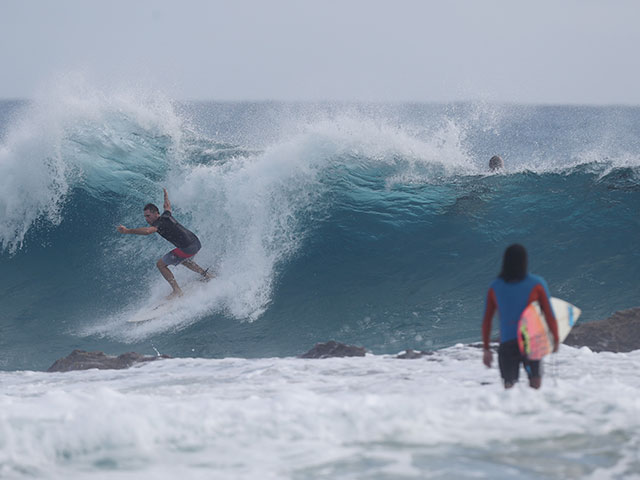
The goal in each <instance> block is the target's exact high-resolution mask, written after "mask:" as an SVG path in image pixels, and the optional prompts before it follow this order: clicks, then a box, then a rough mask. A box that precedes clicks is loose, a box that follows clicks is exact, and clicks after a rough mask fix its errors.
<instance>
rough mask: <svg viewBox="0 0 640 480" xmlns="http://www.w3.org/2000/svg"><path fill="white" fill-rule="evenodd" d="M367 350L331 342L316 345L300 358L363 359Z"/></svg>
mask: <svg viewBox="0 0 640 480" xmlns="http://www.w3.org/2000/svg"><path fill="white" fill-rule="evenodd" d="M366 353H367V350H366V349H365V348H364V347H356V346H354V345H345V344H344V343H340V342H336V341H334V340H331V341H329V342H327V343H316V345H315V347H313V348H312V349H311V350H309V351H308V352H307V353H305V354H302V355H300V358H330V357H364V355H365V354H366Z"/></svg>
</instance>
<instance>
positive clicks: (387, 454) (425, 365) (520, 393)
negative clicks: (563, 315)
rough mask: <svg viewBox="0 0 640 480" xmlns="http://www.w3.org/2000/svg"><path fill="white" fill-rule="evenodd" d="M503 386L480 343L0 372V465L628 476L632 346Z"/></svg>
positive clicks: (338, 474)
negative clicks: (395, 351) (421, 350)
mask: <svg viewBox="0 0 640 480" xmlns="http://www.w3.org/2000/svg"><path fill="white" fill-rule="evenodd" d="M555 361H556V365H555V367H554V368H555V370H557V372H556V373H555V374H553V375H552V373H553V372H551V370H552V368H551V366H550V365H549V364H547V373H546V376H545V379H544V381H543V388H542V389H541V390H540V391H534V390H531V389H529V388H528V387H526V386H525V384H524V383H525V382H521V383H520V384H518V385H517V386H516V387H515V388H514V389H513V390H511V391H504V390H503V389H502V387H501V385H500V383H499V379H498V373H497V371H496V369H495V368H493V369H486V368H484V366H483V365H482V364H481V352H480V351H479V350H477V349H475V348H470V347H463V346H457V347H452V348H450V349H447V350H445V351H442V352H439V353H437V354H436V355H434V356H431V357H426V358H423V359H420V360H398V359H394V358H391V357H384V356H367V357H365V358H351V359H327V360H300V359H277V358H274V359H259V360H243V359H223V360H204V359H176V360H168V361H161V362H156V363H152V364H148V365H144V366H142V367H134V368H131V369H129V370H126V371H96V370H92V371H85V372H71V373H66V374H46V373H34V372H14V373H0V382H1V383H2V385H3V389H2V393H1V394H0V412H1V413H0V473H1V474H3V476H10V477H22V476H46V477H48V478H63V477H64V478H106V477H107V476H108V477H109V478H132V477H133V476H134V475H137V476H138V478H139V477H140V476H143V475H153V476H154V477H155V478H175V477H176V476H177V475H186V476H188V477H189V478H237V479H242V478H325V477H331V478H363V477H367V478H378V477H383V476H384V475H387V476H390V477H395V478H397V477H399V476H402V475H408V476H410V477H416V478H429V477H436V478H442V477H444V478H451V477H456V478H466V477H470V476H474V475H476V474H483V473H484V474H485V475H486V476H490V477H492V478H513V475H524V476H525V477H531V478H533V477H538V478H540V477H544V478H570V477H586V476H587V475H592V477H591V478H609V477H610V476H611V475H612V474H613V472H617V473H616V475H618V476H622V477H624V478H630V477H629V475H632V474H634V473H635V474H637V472H638V466H639V464H638V461H639V459H638V454H637V452H638V447H639V446H640V433H639V432H640V401H639V400H638V399H639V398H640V381H639V380H638V377H637V371H638V368H639V367H640V351H636V352H633V353H629V354H612V353H600V354H597V353H593V352H591V351H589V350H588V349H581V350H577V349H574V348H570V347H565V346H563V347H562V348H561V351H560V353H559V354H558V356H557V358H556V360H555Z"/></svg>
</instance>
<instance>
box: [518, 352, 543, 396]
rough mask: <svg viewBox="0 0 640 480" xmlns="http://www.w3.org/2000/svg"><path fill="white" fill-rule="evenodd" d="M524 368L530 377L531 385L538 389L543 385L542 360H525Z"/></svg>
mask: <svg viewBox="0 0 640 480" xmlns="http://www.w3.org/2000/svg"><path fill="white" fill-rule="evenodd" d="M522 363H523V364H524V369H525V370H526V372H527V376H528V377H529V386H530V387H531V388H535V389H538V388H540V386H541V385H542V363H541V362H540V360H526V359H525V360H523V362H522Z"/></svg>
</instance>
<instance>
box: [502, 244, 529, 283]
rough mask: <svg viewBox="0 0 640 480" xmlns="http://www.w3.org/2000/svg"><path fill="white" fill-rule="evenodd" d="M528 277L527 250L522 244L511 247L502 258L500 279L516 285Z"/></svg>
mask: <svg viewBox="0 0 640 480" xmlns="http://www.w3.org/2000/svg"><path fill="white" fill-rule="evenodd" d="M526 276H527V250H526V249H525V248H524V247H523V246H522V245H520V244H518V243H514V244H513V245H509V246H508V247H507V249H506V250H505V251H504V257H503V258H502V270H501V271H500V275H499V277H500V278H501V279H503V280H504V281H505V282H508V283H515V282H519V281H520V280H523V279H524V277H526Z"/></svg>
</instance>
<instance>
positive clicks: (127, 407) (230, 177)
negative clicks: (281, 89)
mask: <svg viewBox="0 0 640 480" xmlns="http://www.w3.org/2000/svg"><path fill="white" fill-rule="evenodd" d="M639 123H640V109H638V108H635V107H633V108H631V107H568V106H567V107H563V106H521V105H494V104H482V103H479V104H452V105H426V104H327V103H319V104H305V103H294V104H286V103H277V102H263V103H250V102H237V103H184V102H183V103H180V102H175V101H173V100H171V99H168V98H167V97H166V96H164V95H163V94H162V92H157V91H145V90H142V91H140V90H139V89H137V90H136V89H132V88H121V87H118V88H115V87H113V88H98V87H97V86H95V85H90V84H88V83H87V82H86V81H84V80H83V79H81V78H80V79H79V78H73V77H68V78H63V79H61V80H60V81H58V82H57V83H56V84H54V85H52V86H51V87H50V88H49V89H45V90H44V91H43V92H41V93H40V95H39V96H38V98H35V99H33V100H32V101H3V102H0V271H1V272H2V275H1V276H0V316H1V317H0V370H1V371H0V406H1V408H0V476H2V477H3V478H4V477H7V478H29V477H30V478H33V477H44V478H107V477H109V478H133V477H134V476H135V477H139V476H140V475H143V474H151V475H154V476H157V477H160V478H174V477H176V476H178V475H186V476H188V477H189V478H255V477H260V478H380V479H385V478H477V477H487V478H512V477H514V476H516V475H517V476H520V477H522V478H598V479H599V478H625V479H626V478H640V458H639V455H638V451H639V448H638V447H640V445H639V443H640V435H639V434H638V432H639V431H640V429H638V418H640V400H639V399H640V395H639V393H640V392H639V390H640V380H639V379H638V376H637V374H636V373H637V371H638V368H639V367H640V357H638V351H634V352H630V353H610V352H609V353H607V352H601V353H595V352H592V351H590V350H589V349H588V348H586V347H583V348H572V347H568V346H562V348H561V349H560V352H559V353H558V354H557V355H553V356H552V357H551V358H550V359H547V360H546V361H545V362H546V363H545V377H544V379H543V388H542V390H540V391H532V390H531V389H529V388H527V387H526V386H525V383H526V382H523V383H522V384H520V385H518V386H517V387H516V388H515V389H514V390H513V391H509V392H505V391H503V389H502V387H501V385H500V381H499V374H498V372H497V369H496V368H495V367H494V368H491V369H486V368H485V367H484V366H483V365H482V363H481V352H480V351H479V350H478V349H477V348H476V347H474V346H472V345H470V344H473V343H475V342H477V341H479V339H480V321H481V314H482V311H483V307H484V296H485V295H486V289H487V287H488V285H489V283H490V282H491V280H492V279H493V278H494V277H495V275H496V274H497V271H498V270H499V266H500V260H501V255H502V252H503V251H504V248H505V247H506V246H507V245H509V244H510V243H513V242H520V243H523V244H524V245H525V246H526V247H527V248H528V250H529V255H530V269H531V271H532V272H534V273H537V274H540V275H542V276H543V277H544V278H545V279H546V280H547V281H548V283H549V286H550V289H551V293H552V294H553V295H554V296H557V297H560V298H563V299H566V300H568V301H570V302H571V303H573V304H575V305H577V306H579V307H580V308H581V309H582V310H583V315H582V317H581V319H580V321H581V322H591V321H597V320H601V319H604V318H606V317H608V316H609V315H611V314H612V313H613V312H615V311H617V310H622V309H625V308H631V307H635V306H638V299H640V282H639V277H638V274H637V272H638V271H640V250H639V249H638V240H640V215H639V214H638V212H640V140H639V139H638V137H637V127H638V124H639ZM495 154H499V155H501V156H502V157H503V158H504V160H505V165H506V168H505V170H504V171H502V172H498V173H496V172H490V171H489V169H488V159H489V158H490V157H491V156H493V155H495ZM162 188H167V190H168V191H169V195H170V198H171V203H172V205H173V209H174V215H175V216H176V218H178V220H179V221H180V222H181V223H183V224H184V225H185V226H187V227H188V228H190V229H192V230H193V231H194V232H196V234H197V235H198V236H199V238H200V239H201V241H202V244H203V248H202V250H201V252H200V253H199V254H198V256H197V262H198V263H199V264H201V265H203V266H204V267H210V268H211V269H212V270H213V271H215V272H216V275H217V276H216V278H215V279H214V280H212V281H211V282H209V283H206V284H202V285H201V286H199V287H198V288H197V289H195V290H194V291H193V292H192V293H191V294H190V295H188V296H187V297H186V298H184V299H181V300H180V302H181V303H180V305H179V308H176V309H175V310H174V311H172V312H171V314H169V315H167V316H166V317H164V318H161V319H159V320H156V321H152V322H147V323H144V324H140V325H132V324H130V323H128V322H127V320H128V319H130V318H132V317H133V316H134V315H135V314H136V313H137V312H139V311H141V310H144V309H147V308H149V306H150V305H154V304H156V303H157V302H159V301H160V300H161V299H162V298H163V297H164V296H166V295H167V294H168V293H169V291H170V288H169V286H168V285H167V284H166V282H165V281H164V280H163V279H162V277H161V276H160V275H159V273H158V272H157V269H156V268H155V261H156V260H157V259H158V258H160V257H161V256H162V255H163V254H164V253H166V252H167V251H168V250H169V249H170V248H171V246H170V245H169V244H168V243H166V242H165V241H164V240H163V239H161V238H160V237H158V236H151V237H136V236H131V235H120V234H118V233H117V231H116V226H117V225H119V224H124V225H126V226H128V227H136V226H143V225H144V218H143V217H142V211H141V210H142V207H143V205H144V204H146V203H148V202H154V203H156V204H159V205H161V204H162ZM174 272H175V275H176V278H177V280H178V282H179V283H181V284H186V283H189V282H190V281H191V280H192V279H193V275H194V274H193V273H192V272H190V271H188V270H187V269H185V268H182V269H180V268H176V269H174ZM495 323H497V322H494V324H495ZM331 339H335V340H338V341H341V342H344V343H350V344H356V345H363V346H365V347H366V348H367V349H368V350H369V352H370V353H369V354H368V355H367V356H366V357H364V358H350V359H326V360H302V359H299V358H296V356H297V355H300V354H302V353H304V352H305V351H307V350H308V349H310V348H311V347H312V346H313V345H314V344H315V343H317V342H324V341H327V340H331ZM75 348H81V349H85V350H101V351H105V352H107V353H109V354H120V353H123V352H126V351H137V352H139V353H142V354H146V355H157V354H166V355H170V356H172V357H175V358H173V359H170V360H162V361H159V362H154V363H152V364H146V365H141V366H138V367H134V368H131V369H129V370H126V371H95V370H93V371H86V372H70V373H46V372H44V370H46V369H47V368H48V367H49V366H50V365H51V364H52V363H53V362H54V361H55V360H56V359H57V358H60V357H62V356H65V355H67V354H69V353H70V352H71V350H73V349H75ZM408 348H411V349H416V350H429V351H433V352H434V353H433V355H430V356H426V357H423V358H421V359H416V360H400V359H396V358H395V354H396V353H398V352H400V351H403V350H405V349H408Z"/></svg>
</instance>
